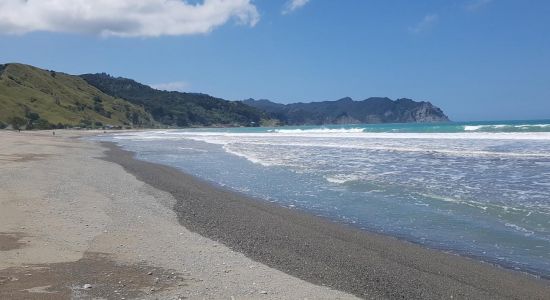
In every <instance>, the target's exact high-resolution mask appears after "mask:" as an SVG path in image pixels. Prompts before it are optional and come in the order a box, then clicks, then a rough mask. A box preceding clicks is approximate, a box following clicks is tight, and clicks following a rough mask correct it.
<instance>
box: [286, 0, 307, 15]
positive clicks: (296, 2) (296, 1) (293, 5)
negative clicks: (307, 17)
mask: <svg viewBox="0 0 550 300" xmlns="http://www.w3.org/2000/svg"><path fill="white" fill-rule="evenodd" d="M308 2H309V0H288V1H287V2H286V4H285V6H284V7H283V11H282V14H283V15H286V14H289V13H291V12H293V11H295V10H297V9H299V8H302V7H303V6H304V5H306V4H307V3H308Z"/></svg>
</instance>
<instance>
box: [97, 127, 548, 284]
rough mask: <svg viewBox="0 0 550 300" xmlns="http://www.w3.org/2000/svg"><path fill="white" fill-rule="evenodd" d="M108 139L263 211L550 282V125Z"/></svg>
mask: <svg viewBox="0 0 550 300" xmlns="http://www.w3.org/2000/svg"><path fill="white" fill-rule="evenodd" d="M100 139H101V140H105V141H114V142H116V143H118V144H119V145H120V146H122V147H123V148H124V149H127V150H131V151H134V152H136V154H137V158H138V159H142V160H146V161H150V162H155V163H160V164H165V165H170V166H173V167H176V168H178V169H180V170H182V171H184V172H186V173H189V174H193V175H195V176H197V177H199V178H202V179H205V180H208V181H211V182H213V183H215V184H217V185H220V186H223V187H226V188H229V189H232V190H236V191H239V192H242V193H245V194H248V195H250V196H253V197H256V198H258V201H270V202H275V203H277V204H279V205H282V206H286V207H289V208H291V209H299V210H303V211H306V212H309V213H312V214H315V215H319V216H322V217H325V218H329V219H331V220H333V221H335V222H341V223H345V224H349V225H350V226H354V227H358V228H361V229H364V230H368V231H374V232H378V233H383V234H386V235H391V236H394V237H397V238H400V239H403V240H407V241H410V242H413V243H418V244H422V245H424V246H426V247H430V248H435V249H440V250H443V251H448V252H451V253H456V254H460V255H464V256H469V257H473V258H475V259H478V260H482V261H486V262H491V263H494V264H498V265H500V266H503V267H506V268H511V269H517V270H521V271H524V272H528V273H531V274H534V275H538V276H541V277H545V278H550V120H537V121H498V122H465V123H458V122H454V123H438V124H365V125H355V124H354V125H332V126H299V127H275V128H263V127H261V128H258V127H256V128H204V129H184V130H155V131H146V132H132V133H119V134H115V135H107V136H103V137H100Z"/></svg>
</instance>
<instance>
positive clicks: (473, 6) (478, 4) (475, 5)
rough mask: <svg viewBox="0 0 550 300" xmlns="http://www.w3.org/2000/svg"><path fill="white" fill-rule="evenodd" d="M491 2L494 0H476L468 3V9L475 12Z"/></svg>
mask: <svg viewBox="0 0 550 300" xmlns="http://www.w3.org/2000/svg"><path fill="white" fill-rule="evenodd" d="M491 2H493V0H475V1H472V2H470V3H468V4H467V5H466V10H468V11H472V12H475V11H478V10H480V9H482V8H483V7H485V6H487V5H489V4H490V3H491Z"/></svg>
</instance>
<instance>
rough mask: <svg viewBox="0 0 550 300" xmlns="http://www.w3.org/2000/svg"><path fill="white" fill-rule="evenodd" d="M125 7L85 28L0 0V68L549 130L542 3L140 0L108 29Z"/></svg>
mask: <svg viewBox="0 0 550 300" xmlns="http://www.w3.org/2000/svg"><path fill="white" fill-rule="evenodd" d="M33 1H34V3H38V2H37V1H42V2H41V3H46V2H47V1H48V0H29V1H28V2H30V3H31V4H32V2H33ZM65 1H69V0H65ZM71 1H76V2H82V1H84V0H71ZM128 1H129V0H120V1H119V2H117V1H111V3H112V2H115V3H118V4H120V6H119V7H118V6H115V5H112V4H105V3H108V1H107V0H101V1H99V0H98V1H97V3H100V4H97V5H102V4H101V3H103V4H104V5H106V6H108V7H92V9H95V11H97V14H99V15H94V14H93V13H94V12H93V11H92V12H88V14H87V15H86V18H87V19H86V18H84V17H82V16H79V15H76V17H75V15H74V10H73V11H72V13H71V14H69V15H66V14H67V12H66V11H65V6H60V7H59V9H57V10H54V9H51V11H47V12H46V10H47V9H46V8H44V7H40V6H39V5H38V4H36V7H34V8H33V10H32V11H31V10H30V8H29V7H21V6H24V4H21V1H19V0H0V49H1V50H0V63H6V62H21V63H27V64H32V65H35V66H38V67H42V68H47V69H54V70H58V71H63V72H67V73H71V74H81V73H95V72H107V73H110V74H112V75H116V76H123V77H129V78H133V79H135V80H137V81H139V82H143V83H147V84H151V85H155V86H158V87H162V88H168V89H179V90H183V91H192V92H203V93H208V94H211V95H214V96H218V97H222V98H226V99H231V100H237V99H245V98H250V97H252V98H267V99H271V100H273V101H277V102H282V103H289V102H298V101H303V102H309V101H321V100H336V99H339V98H342V97H345V96H350V97H352V98H354V99H356V100H361V99H365V98H367V97H371V96H387V97H390V98H393V99H395V98H401V97H407V98H412V99H414V100H426V101H431V102H432V103H434V104H436V105H438V106H440V107H441V108H442V109H443V110H444V111H445V112H446V113H447V114H448V115H449V116H450V117H451V118H452V119H453V120H496V119H542V118H550V17H549V16H550V1H546V0H540V1H529V0H525V1H519V0H492V1H491V0H455V1H452V0H449V1H441V0H437V1H436V0H434V1H420V0H419V1H405V0H403V1H397V0H343V1H333V0H309V1H304V0H293V1H287V0H281V1H278V0H256V1H248V0H229V1H227V2H225V4H227V3H232V6H231V7H230V6H229V5H225V6H224V4H223V3H224V1H222V0H208V1H206V2H204V3H203V1H187V4H185V5H180V4H179V3H172V4H173V5H175V6H171V7H168V8H166V9H164V10H162V9H157V8H156V7H155V5H156V4H158V3H162V2H163V1H164V0H139V1H137V2H141V3H144V4H148V5H149V6H144V7H145V8H142V9H139V10H136V11H138V12H135V11H131V10H130V11H131V12H132V13H134V15H135V16H136V18H138V19H131V18H130V17H128V18H126V19H124V20H125V21H124V22H118V20H119V19H120V18H119V16H120V15H121V14H124V13H125V12H126V11H128V10H129V9H128V7H124V5H132V1H129V2H128ZM178 1H179V0H177V1H176V0H168V2H178ZM2 2H5V3H2ZM16 2H17V3H16ZM56 2H64V1H63V0H57V1H56ZM126 2H128V3H130V4H125V3H126ZM165 2H166V1H165ZM207 2H209V3H207ZM83 3H84V2H83ZM134 3H135V2H134ZM220 3H221V4H220ZM292 3H294V6H292ZM9 5H11V6H9ZM29 5H30V4H29ZM94 5H95V4H94ZM178 5H179V6H178ZM192 5H197V7H191V6H192ZM2 6H4V7H2ZM92 6H93V5H92ZM48 9H50V8H48ZM145 9H149V10H151V11H154V12H155V15H152V14H149V12H147V14H146V16H147V17H146V18H145V17H143V16H142V15H139V14H140V13H142V12H143V11H144V10H145ZM117 10H120V12H119V11H117ZM109 11H111V13H112V14H111V15H112V16H114V17H113V20H110V19H109V16H110V15H107V16H105V15H104V14H106V12H109ZM2 14H4V15H2ZM10 14H11V15H10ZM129 14H130V13H129ZM52 16H53V17H52ZM182 16H184V17H182ZM115 17H116V19H115ZM25 18H28V19H29V21H26V20H25ZM155 18H156V19H155ZM2 19H3V20H4V21H1V20H2ZM37 19H38V20H42V21H43V22H35V21H33V20H37ZM82 19H86V21H83V20H82ZM5 20H8V21H5ZM90 20H94V21H93V22H92V21H90ZM136 20H137V21H136ZM142 20H150V21H142ZM2 22H3V23H2ZM33 22H34V23H33ZM2 28H4V29H2Z"/></svg>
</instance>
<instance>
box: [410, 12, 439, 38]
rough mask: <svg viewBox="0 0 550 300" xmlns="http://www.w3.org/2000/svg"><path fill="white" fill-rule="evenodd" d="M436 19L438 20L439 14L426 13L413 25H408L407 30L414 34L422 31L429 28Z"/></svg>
mask: <svg viewBox="0 0 550 300" xmlns="http://www.w3.org/2000/svg"><path fill="white" fill-rule="evenodd" d="M438 20H439V15H437V14H431V15H426V16H425V17H424V18H423V19H422V20H421V21H420V22H418V23H417V24H416V25H415V26H412V27H409V31H410V32H412V33H415V34H419V33H422V32H424V31H427V30H429V29H431V28H432V27H433V26H434V25H435V23H437V21H438Z"/></svg>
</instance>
